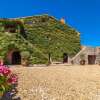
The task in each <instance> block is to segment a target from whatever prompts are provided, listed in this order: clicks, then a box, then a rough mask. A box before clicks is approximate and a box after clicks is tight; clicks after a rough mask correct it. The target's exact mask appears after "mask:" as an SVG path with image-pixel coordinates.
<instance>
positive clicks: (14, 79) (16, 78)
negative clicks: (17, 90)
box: [8, 74, 18, 84]
mask: <svg viewBox="0 0 100 100" xmlns="http://www.w3.org/2000/svg"><path fill="white" fill-rule="evenodd" d="M17 81H18V77H17V75H16V74H11V76H10V78H9V79H8V82H9V83H11V84H16V83H17Z"/></svg>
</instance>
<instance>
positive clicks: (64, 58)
mask: <svg viewBox="0 0 100 100" xmlns="http://www.w3.org/2000/svg"><path fill="white" fill-rule="evenodd" d="M63 63H68V54H67V53H64V54H63Z"/></svg>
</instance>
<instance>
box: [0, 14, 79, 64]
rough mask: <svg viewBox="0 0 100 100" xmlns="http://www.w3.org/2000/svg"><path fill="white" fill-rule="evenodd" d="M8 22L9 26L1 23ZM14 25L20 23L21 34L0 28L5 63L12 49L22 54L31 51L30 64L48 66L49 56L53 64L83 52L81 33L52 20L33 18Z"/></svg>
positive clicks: (20, 19)
mask: <svg viewBox="0 0 100 100" xmlns="http://www.w3.org/2000/svg"><path fill="white" fill-rule="evenodd" d="M12 20H13V19H12ZM5 21H7V22H8V24H9V20H3V21H0V23H4V22H5ZM14 21H16V22H17V24H16V26H17V27H16V29H17V30H20V31H16V32H15V33H12V32H11V33H10V32H5V31H4V30H5V27H1V26H3V25H4V24H3V25H2V24H0V31H1V32H0V50H1V51H0V56H4V58H5V59H6V55H7V53H8V52H9V50H10V49H13V48H14V49H18V50H19V51H20V52H22V51H28V52H29V53H30V54H31V56H30V62H31V63H47V61H48V54H49V53H50V54H51V58H52V60H53V61H62V57H63V53H67V54H68V55H69V56H70V57H72V56H74V55H75V54H76V53H77V52H79V50H80V36H79V35H78V32H77V31H76V30H75V29H73V28H72V27H70V26H68V25H67V24H62V23H61V22H60V21H59V20H57V19H55V18H54V17H52V16H48V15H41V16H32V17H26V18H17V19H14ZM18 22H21V24H18ZM10 24H11V20H10ZM3 29H4V30H3Z"/></svg>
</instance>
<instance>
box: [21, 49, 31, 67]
mask: <svg viewBox="0 0 100 100" xmlns="http://www.w3.org/2000/svg"><path fill="white" fill-rule="evenodd" d="M29 58H30V53H29V52H28V51H22V52H21V64H22V65H23V66H28V65H29Z"/></svg>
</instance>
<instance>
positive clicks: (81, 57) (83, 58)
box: [80, 54, 85, 65]
mask: <svg viewBox="0 0 100 100" xmlns="http://www.w3.org/2000/svg"><path fill="white" fill-rule="evenodd" d="M80 59H81V60H80V65H85V54H81V55H80Z"/></svg>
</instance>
